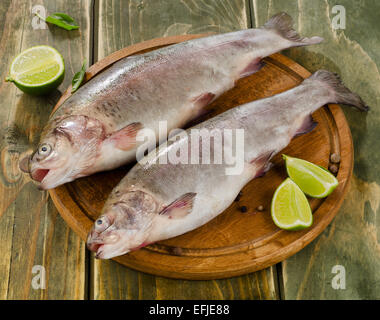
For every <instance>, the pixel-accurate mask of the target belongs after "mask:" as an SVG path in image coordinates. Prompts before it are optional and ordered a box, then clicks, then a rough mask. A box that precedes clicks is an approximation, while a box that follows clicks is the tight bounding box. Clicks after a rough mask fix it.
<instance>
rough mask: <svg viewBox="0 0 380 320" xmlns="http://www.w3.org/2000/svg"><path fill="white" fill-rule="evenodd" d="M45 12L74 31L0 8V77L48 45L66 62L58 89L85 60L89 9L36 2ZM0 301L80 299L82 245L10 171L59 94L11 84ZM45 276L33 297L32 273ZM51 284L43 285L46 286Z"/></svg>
mask: <svg viewBox="0 0 380 320" xmlns="http://www.w3.org/2000/svg"><path fill="white" fill-rule="evenodd" d="M39 4H41V5H43V6H44V7H45V8H46V10H47V12H50V13H51V12H55V11H62V12H67V13H69V14H71V15H72V16H74V17H76V19H77V20H78V22H79V24H80V25H81V26H82V28H81V30H80V31H76V32H74V33H67V32H66V31H65V30H62V29H56V28H52V29H49V28H48V29H38V30H34V29H33V27H32V24H31V22H32V5H33V3H32V2H30V1H21V0H19V1H2V2H1V5H0V12H1V19H0V20H1V22H0V23H1V24H2V25H1V28H0V38H1V44H0V52H1V54H0V56H1V59H2V63H1V65H0V74H1V76H2V78H5V76H6V75H7V73H8V69H9V66H10V64H11V62H12V59H13V58H14V57H15V56H16V55H17V54H18V53H20V52H21V51H22V50H25V49H26V48H28V47H31V46H33V45H38V44H48V45H51V46H53V47H55V48H57V49H58V50H59V51H60V52H62V54H63V57H64V59H65V62H66V78H65V81H64V83H63V84H62V86H61V88H66V87H67V86H68V84H69V83H70V81H71V78H72V75H73V73H74V71H75V70H77V69H79V68H80V65H81V61H82V60H83V58H84V57H87V58H88V56H89V53H90V26H89V24H90V21H91V19H90V11H91V6H92V3H91V2H90V1H81V2H79V1H65V2H60V3H56V2H54V1H39ZM0 96H1V108H0V123H1V127H0V128H1V129H0V130H1V141H0V143H1V171H0V216H1V218H0V239H1V252H2V254H1V256H0V279H1V281H0V298H1V299H58V298H60V299H65V298H68V299H84V298H85V296H86V289H85V268H86V258H85V255H86V253H85V245H84V243H83V242H82V241H81V240H80V238H79V237H78V236H76V235H75V233H74V232H73V231H71V230H70V228H69V227H68V226H67V225H66V224H65V223H64V221H63V220H62V219H61V217H60V216H59V215H58V213H57V210H56V209H55V207H54V205H53V204H52V202H51V199H50V198H49V197H48V193H47V192H41V191H39V190H38V189H37V188H36V187H35V186H34V184H33V183H32V182H31V180H30V179H29V177H27V176H26V175H23V174H22V173H21V172H20V171H19V169H18V160H19V159H20V158H21V157H22V155H23V154H24V153H26V152H28V151H29V150H30V149H31V147H32V146H34V145H35V144H36V143H38V136H39V134H40V131H41V129H42V128H43V126H44V125H45V123H46V121H47V119H48V116H49V114H50V112H51V110H52V107H53V106H54V105H55V103H56V101H57V98H58V97H59V92H56V93H53V94H52V95H51V96H49V97H45V98H41V97H31V96H28V95H25V94H23V93H22V92H20V91H19V90H18V89H16V87H15V86H13V85H12V84H11V83H5V82H2V83H1V86H0ZM35 265H42V266H43V267H44V268H45V270H46V288H45V289H44V290H40V289H37V290H35V289H33V287H32V286H31V283H32V279H33V277H34V276H35V274H33V273H32V268H33V266H35ZM50 284H51V285H50Z"/></svg>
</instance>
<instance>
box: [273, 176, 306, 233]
mask: <svg viewBox="0 0 380 320" xmlns="http://www.w3.org/2000/svg"><path fill="white" fill-rule="evenodd" d="M271 215H272V219H273V222H274V223H275V225H276V226H277V227H279V228H281V229H285V230H293V231H294V230H301V229H305V228H308V227H310V226H311V224H312V223H313V215H312V212H311V209H310V205H309V202H308V201H307V198H306V196H305V195H304V193H303V192H302V190H301V189H300V188H299V187H298V186H297V185H296V184H295V183H294V182H293V181H292V180H291V179H290V178H287V179H286V180H285V181H284V182H283V183H281V184H280V186H279V187H278V188H277V190H276V192H275V193H274V196H273V199H272V204H271Z"/></svg>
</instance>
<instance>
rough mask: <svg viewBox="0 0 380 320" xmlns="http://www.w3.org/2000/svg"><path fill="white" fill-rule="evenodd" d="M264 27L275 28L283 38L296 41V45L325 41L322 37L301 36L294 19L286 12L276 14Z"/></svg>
mask: <svg viewBox="0 0 380 320" xmlns="http://www.w3.org/2000/svg"><path fill="white" fill-rule="evenodd" d="M263 28H265V29H268V30H274V31H276V32H277V33H278V34H280V35H281V36H282V37H283V38H285V39H287V40H289V41H291V42H293V43H294V46H307V45H311V44H318V43H321V42H322V41H323V38H321V37H312V38H306V37H302V36H300V35H299V34H298V33H297V31H295V30H294V29H293V19H292V17H291V16H290V15H288V14H287V13H285V12H280V13H278V14H276V15H274V16H273V17H272V18H270V19H269V20H268V22H267V23H266V24H264V26H263Z"/></svg>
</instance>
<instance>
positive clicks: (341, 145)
mask: <svg viewBox="0 0 380 320" xmlns="http://www.w3.org/2000/svg"><path fill="white" fill-rule="evenodd" d="M201 36H204V35H184V36H175V37H168V38H160V39H154V40H151V41H146V42H142V43H139V44H137V45H133V46H130V47H127V48H125V49H122V50H120V51H117V52H115V53H113V54H111V55H110V56H108V57H106V58H104V59H103V60H101V61H99V62H98V63H96V64H95V65H93V66H92V67H91V68H89V70H88V72H87V74H86V80H88V79H90V78H91V77H93V76H94V75H96V74H97V73H99V72H101V71H102V70H104V69H105V68H107V67H108V66H109V65H111V64H112V63H114V62H115V61H117V60H119V59H121V58H123V57H126V56H128V55H132V54H138V53H142V52H145V51H149V50H153V49H157V48H159V47H162V46H165V45H170V44H174V43H178V42H182V41H186V40H189V39H193V38H196V37H201ZM265 62H266V66H265V67H264V68H263V69H262V70H261V71H259V72H258V73H256V74H254V75H252V76H249V77H247V78H244V79H241V80H239V81H238V82H237V84H236V87H235V88H234V89H232V90H230V91H228V92H227V93H225V94H224V95H223V96H221V97H219V99H217V100H216V101H215V102H213V103H212V104H211V105H210V107H209V108H210V110H213V112H211V113H210V114H208V115H207V117H206V118H208V117H211V116H215V115H216V114H218V113H221V112H223V111H226V110H228V109H230V108H233V107H235V106H238V105H240V104H243V103H246V102H249V101H252V100H257V99H260V98H264V97H268V96H271V95H274V94H277V93H279V92H282V91H285V90H288V89H290V88H292V87H294V86H296V85H298V84H299V83H300V82H301V81H302V80H303V79H305V78H307V77H308V76H310V73H309V72H308V71H307V70H305V69H304V68H303V67H301V66H300V65H298V64H297V63H295V62H294V61H292V60H290V59H288V58H286V57H284V56H282V55H281V54H275V55H273V56H271V57H269V58H266V59H265ZM70 91H71V88H69V89H68V90H67V91H66V92H65V94H64V95H63V96H62V98H61V99H60V101H59V102H58V104H57V106H56V108H57V107H58V106H59V105H60V104H61V103H62V102H63V101H64V100H65V99H66V98H67V97H68V96H69V95H70ZM313 117H314V119H315V120H316V121H317V122H318V123H319V125H318V126H317V128H316V129H315V130H314V131H312V132H311V133H309V134H306V135H303V136H300V137H297V138H295V139H294V140H293V141H292V142H291V144H290V145H289V146H288V147H287V148H286V149H285V150H283V153H285V154H287V155H290V156H295V157H299V158H302V159H305V160H308V161H311V162H313V163H316V164H318V165H321V166H324V167H328V166H329V158H330V154H331V153H339V154H340V155H341V159H342V161H341V163H340V167H339V171H338V174H337V178H338V180H339V186H338V187H337V189H336V190H335V191H334V192H333V193H332V194H331V195H330V196H329V197H328V198H325V199H322V200H318V199H310V204H311V207H312V209H313V215H314V223H313V225H312V227H310V228H309V229H306V230H303V231H296V232H294V231H293V232H290V231H285V230H280V229H279V228H277V227H276V226H275V225H274V223H273V222H272V219H271V216H270V202H271V199H272V195H273V193H274V191H275V189H276V187H277V186H278V185H279V184H280V183H281V182H282V181H283V180H284V179H285V177H286V172H285V167H284V163H283V161H282V160H281V156H280V155H277V156H276V157H275V159H274V164H275V166H274V168H273V169H271V170H270V171H269V172H268V173H267V174H266V175H265V176H264V177H262V178H258V179H255V180H253V181H251V182H250V183H249V184H247V185H246V186H245V187H244V189H243V190H242V192H243V195H242V197H241V199H240V200H239V201H238V202H234V203H233V204H231V206H230V207H229V208H228V209H227V210H225V212H223V213H222V214H220V215H219V216H218V217H217V218H215V219H214V220H212V221H210V222H209V223H207V224H206V225H204V226H202V227H200V228H198V229H196V230H193V231H191V232H188V233H186V234H184V235H181V236H178V237H175V238H172V239H169V240H166V241H161V242H158V243H156V244H152V245H150V246H148V247H145V248H142V249H140V250H137V251H134V252H131V253H129V254H127V255H124V256H121V257H117V258H115V260H116V261H118V262H119V263H121V264H123V265H125V266H128V267H131V268H134V269H137V270H140V271H143V272H147V273H152V274H156V275H160V276H165V277H170V278H179V279H217V278H227V277H232V276H237V275H241V274H245V273H249V272H253V271H257V270H260V269H263V268H266V267H268V266H271V265H273V264H275V263H278V262H280V261H282V260H284V259H286V258H288V257H289V256H291V255H293V254H295V253H296V252H297V251H299V250H301V249H302V248H303V247H305V246H306V245H307V244H308V243H310V242H311V241H312V240H313V239H314V238H315V237H317V236H318V235H319V234H320V233H321V232H322V231H323V230H324V229H325V228H326V227H327V225H328V224H329V223H330V222H331V221H332V219H333V218H334V216H335V215H336V213H337V211H338V209H339V208H340V206H341V204H342V201H343V198H344V196H345V194H346V193H347V190H348V184H349V181H350V178H351V175H352V169H353V145H352V138H351V133H350V129H349V127H348V125H347V122H346V119H345V116H344V114H343V112H342V110H341V109H340V107H339V106H337V105H329V106H325V107H324V108H321V109H319V110H318V111H317V112H315V113H314V115H313ZM206 118H203V119H200V120H199V121H203V120H205V119H206ZM132 165H133V164H132ZM130 167H131V166H128V167H123V168H119V169H117V170H114V171H109V172H102V173H99V174H96V175H93V176H90V177H86V178H82V179H78V180H76V181H74V182H72V183H69V184H66V185H63V186H60V187H58V188H56V189H53V190H50V195H51V197H52V199H53V201H54V203H55V205H56V207H57V208H58V211H59V212H60V214H61V215H62V217H63V218H64V219H65V221H66V222H67V223H68V225H69V226H70V227H71V228H72V229H73V230H74V231H75V232H76V233H77V234H78V235H79V236H80V237H81V238H82V239H83V240H85V239H86V237H87V232H88V231H89V230H90V228H91V227H92V224H93V221H94V220H95V219H96V218H97V216H98V215H99V214H100V212H101V208H102V206H103V204H104V202H105V200H106V198H107V197H108V195H109V193H110V192H111V190H112V188H113V187H114V186H116V184H117V183H118V182H119V181H120V180H121V178H122V177H123V176H124V175H125V174H126V173H127V172H128V170H129V168H130ZM226 192H228V190H226ZM259 205H262V206H264V208H265V210H264V211H263V212H257V210H256V208H257V207H258V206H259ZM240 206H246V207H247V208H248V211H247V212H246V213H242V212H241V211H240V210H239V207H240Z"/></svg>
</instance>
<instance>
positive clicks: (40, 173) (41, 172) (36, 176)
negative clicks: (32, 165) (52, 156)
mask: <svg viewBox="0 0 380 320" xmlns="http://www.w3.org/2000/svg"><path fill="white" fill-rule="evenodd" d="M49 171H50V169H36V170H34V171H33V172H32V173H31V174H30V175H31V177H32V179H33V180H35V181H38V182H42V180H44V178H45V177H46V175H47V174H48V173H49Z"/></svg>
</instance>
